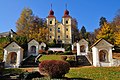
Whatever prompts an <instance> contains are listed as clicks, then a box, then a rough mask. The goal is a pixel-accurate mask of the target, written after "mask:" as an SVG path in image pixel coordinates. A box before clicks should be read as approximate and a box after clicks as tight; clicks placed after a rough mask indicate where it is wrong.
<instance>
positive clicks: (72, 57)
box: [67, 56, 77, 67]
mask: <svg viewBox="0 0 120 80" xmlns="http://www.w3.org/2000/svg"><path fill="white" fill-rule="evenodd" d="M67 62H68V63H69V64H70V66H71V67H75V66H77V62H76V61H75V56H69V57H68V58H67Z"/></svg>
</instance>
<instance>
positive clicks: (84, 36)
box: [80, 26, 86, 38]
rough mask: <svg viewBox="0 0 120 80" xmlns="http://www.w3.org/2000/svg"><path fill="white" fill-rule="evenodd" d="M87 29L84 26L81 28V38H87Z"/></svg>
mask: <svg viewBox="0 0 120 80" xmlns="http://www.w3.org/2000/svg"><path fill="white" fill-rule="evenodd" d="M85 34H86V29H85V27H84V26H82V28H81V30H80V36H81V38H86V35H85Z"/></svg>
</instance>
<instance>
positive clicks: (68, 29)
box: [47, 9, 72, 44]
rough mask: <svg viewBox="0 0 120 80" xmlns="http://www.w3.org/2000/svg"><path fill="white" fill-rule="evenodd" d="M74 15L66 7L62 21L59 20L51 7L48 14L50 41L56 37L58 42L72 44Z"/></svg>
mask: <svg viewBox="0 0 120 80" xmlns="http://www.w3.org/2000/svg"><path fill="white" fill-rule="evenodd" d="M71 20H72V17H71V16H70V15H69V11H68V10H67V9H66V10H65V11H64V15H63V17H62V22H61V23H60V22H57V20H56V17H55V16H54V11H53V10H52V9H51V10H50V11H49V15H48V16H47V27H48V30H49V34H48V36H49V42H53V40H54V39H55V40H56V42H57V43H60V44H61V43H64V44H72V21H71Z"/></svg>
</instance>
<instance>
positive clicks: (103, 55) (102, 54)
mask: <svg viewBox="0 0 120 80" xmlns="http://www.w3.org/2000/svg"><path fill="white" fill-rule="evenodd" d="M99 60H100V62H108V52H107V51H106V50H101V51H100V52H99Z"/></svg>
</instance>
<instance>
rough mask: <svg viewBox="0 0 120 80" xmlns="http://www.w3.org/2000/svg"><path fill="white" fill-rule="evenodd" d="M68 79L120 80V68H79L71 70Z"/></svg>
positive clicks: (67, 75)
mask: <svg viewBox="0 0 120 80" xmlns="http://www.w3.org/2000/svg"><path fill="white" fill-rule="evenodd" d="M66 77H68V78H77V79H94V80H120V67H89V68H86V67H83V68H82V67H81V68H80V67H79V68H71V69H70V71H69V73H67V74H66Z"/></svg>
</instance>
